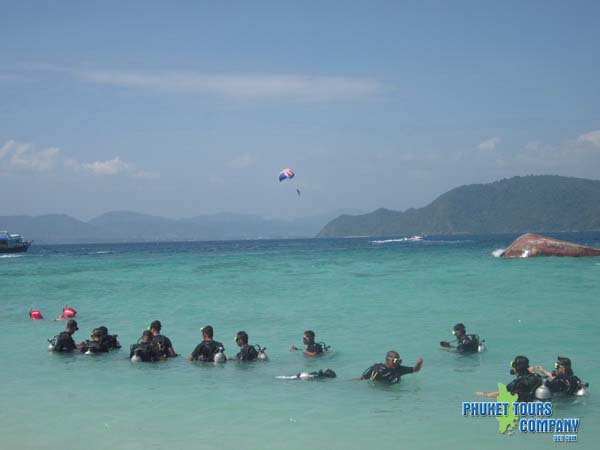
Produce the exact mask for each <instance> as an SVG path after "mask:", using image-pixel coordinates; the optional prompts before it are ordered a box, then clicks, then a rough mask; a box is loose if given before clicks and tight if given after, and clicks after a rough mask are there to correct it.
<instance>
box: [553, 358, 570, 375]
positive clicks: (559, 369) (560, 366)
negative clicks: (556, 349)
mask: <svg viewBox="0 0 600 450" xmlns="http://www.w3.org/2000/svg"><path fill="white" fill-rule="evenodd" d="M554 368H555V369H556V373H559V374H563V373H566V374H567V375H572V374H573V369H572V368H571V359H570V358H567V357H566V356H558V357H557V358H556V362H555V363H554Z"/></svg>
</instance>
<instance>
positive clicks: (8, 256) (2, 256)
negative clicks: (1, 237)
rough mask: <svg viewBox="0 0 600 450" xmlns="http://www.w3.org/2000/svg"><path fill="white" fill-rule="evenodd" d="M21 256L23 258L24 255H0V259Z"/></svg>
mask: <svg viewBox="0 0 600 450" xmlns="http://www.w3.org/2000/svg"><path fill="white" fill-rule="evenodd" d="M22 256H25V255H13V254H10V255H0V258H21V257H22Z"/></svg>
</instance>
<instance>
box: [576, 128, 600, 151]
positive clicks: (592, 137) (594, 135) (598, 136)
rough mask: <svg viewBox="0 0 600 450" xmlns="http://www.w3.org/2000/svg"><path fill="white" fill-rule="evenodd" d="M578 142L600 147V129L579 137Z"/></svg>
mask: <svg viewBox="0 0 600 450" xmlns="http://www.w3.org/2000/svg"><path fill="white" fill-rule="evenodd" d="M577 143H578V144H590V145H593V146H594V147H600V130H595V131H590V132H589V133H585V134H582V135H581V136H579V137H578V138H577Z"/></svg>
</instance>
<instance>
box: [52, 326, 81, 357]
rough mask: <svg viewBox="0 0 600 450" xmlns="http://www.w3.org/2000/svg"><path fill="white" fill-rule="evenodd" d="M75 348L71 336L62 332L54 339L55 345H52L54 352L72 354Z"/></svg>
mask: <svg viewBox="0 0 600 450" xmlns="http://www.w3.org/2000/svg"><path fill="white" fill-rule="evenodd" d="M76 348H77V345H76V344H75V341H74V340H73V336H71V334H70V333H68V332H66V331H63V332H62V333H60V334H59V335H58V336H57V338H56V344H54V351H55V352H72V351H74V350H75V349H76Z"/></svg>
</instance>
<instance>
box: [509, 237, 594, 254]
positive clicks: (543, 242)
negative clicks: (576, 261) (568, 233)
mask: <svg viewBox="0 0 600 450" xmlns="http://www.w3.org/2000/svg"><path fill="white" fill-rule="evenodd" d="M500 256H501V257H502V258H531V257H533V256H573V257H579V256H600V249H597V248H593V247H586V246H585V245H579V244H572V243H571V242H565V241H561V240H558V239H553V238H548V237H544V236H539V235H537V234H532V233H527V234H524V235H522V236H520V237H518V238H517V239H516V240H515V241H514V242H513V243H512V244H510V246H509V247H508V248H507V249H506V250H504V252H503V253H502V254H501V255H500Z"/></svg>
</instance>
